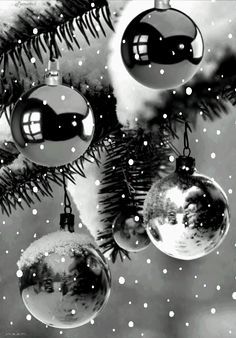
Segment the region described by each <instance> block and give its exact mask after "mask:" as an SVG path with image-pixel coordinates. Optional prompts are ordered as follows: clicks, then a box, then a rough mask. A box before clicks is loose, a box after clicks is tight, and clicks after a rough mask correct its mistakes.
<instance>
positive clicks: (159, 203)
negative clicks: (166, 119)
mask: <svg viewBox="0 0 236 338" xmlns="http://www.w3.org/2000/svg"><path fill="white" fill-rule="evenodd" d="M144 221H145V224H146V226H147V233H148V235H149V237H150V239H151V241H152V242H153V243H154V245H155V246H156V247H157V248H158V249H160V250H161V251H162V252H164V253H165V254H167V255H169V256H172V257H174V258H179V259H183V260H191V259H196V258H199V257H202V256H205V255H207V254H209V253H210V252H212V251H213V250H214V249H215V248H216V247H218V246H219V245H220V244H221V242H222V241H223V239H224V238H225V236H226V234H227V231H228V229H229V206H228V201H227V197H226V195H225V193H224V191H223V190H222V188H221V187H220V186H219V185H218V184H217V183H216V182H215V181H214V180H212V179H210V178H209V177H207V176H204V175H201V174H199V173H197V172H196V170H195V160H194V159H193V158H192V157H186V156H180V157H179V158H177V163H176V171H175V172H174V173H173V174H171V175H169V176H167V177H165V178H163V179H161V180H159V181H157V182H156V183H155V184H154V185H153V186H152V188H151V190H150V191H149V193H148V194H147V196H146V200H145V203H144Z"/></svg>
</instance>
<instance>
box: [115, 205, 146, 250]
mask: <svg viewBox="0 0 236 338" xmlns="http://www.w3.org/2000/svg"><path fill="white" fill-rule="evenodd" d="M112 229H113V238H114V240H115V242H116V243H117V244H118V245H119V247H121V248H122V249H124V250H126V251H129V252H138V251H142V250H144V249H146V248H147V247H148V245H149V244H150V240H149V237H148V235H147V232H146V230H145V228H144V226H143V217H142V215H140V213H137V212H135V211H132V210H129V211H128V210H127V211H125V212H121V213H120V214H119V215H118V216H117V217H116V219H115V221H114V223H113V226H112Z"/></svg>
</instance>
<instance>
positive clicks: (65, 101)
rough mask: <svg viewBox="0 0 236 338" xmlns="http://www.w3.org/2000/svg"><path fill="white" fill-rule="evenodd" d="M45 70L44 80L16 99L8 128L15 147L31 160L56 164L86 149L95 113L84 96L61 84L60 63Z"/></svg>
mask: <svg viewBox="0 0 236 338" xmlns="http://www.w3.org/2000/svg"><path fill="white" fill-rule="evenodd" d="M48 68H49V70H48V71H47V73H46V79H45V84H43V85H39V86H37V87H33V88H31V89H30V90H29V91H28V92H26V93H24V94H23V95H22V96H21V98H20V99H19V100H18V101H17V103H16V105H15V107H14V110H13V113H12V117H11V131H12V136H13V139H14V141H15V143H16V147H17V148H18V150H19V151H20V152H22V154H23V155H24V156H25V157H27V158H28V159H29V160H31V161H32V162H35V163H37V164H40V165H42V166H48V167H55V166H61V165H65V164H68V163H70V162H72V161H74V160H76V159H77V158H79V157H80V156H81V155H83V154H84V152H85V151H86V150H87V149H88V147H89V145H90V143H91V141H92V138H93V134H94V116H93V112H92V109H91V106H90V104H89V103H88V101H87V100H86V98H85V97H84V96H83V95H82V94H81V93H79V92H78V91H76V90H75V89H72V88H70V87H67V86H65V85H62V84H61V76H60V73H59V67H57V70H52V69H51V64H50V63H49V67H48Z"/></svg>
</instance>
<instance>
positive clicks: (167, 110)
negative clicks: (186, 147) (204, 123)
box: [141, 51, 236, 137]
mask: <svg viewBox="0 0 236 338" xmlns="http://www.w3.org/2000/svg"><path fill="white" fill-rule="evenodd" d="M226 55H228V56H227V58H225V59H224V60H222V62H221V64H220V65H219V67H218V69H217V70H216V72H215V73H214V74H213V75H212V77H211V78H210V79H206V78H204V77H203V76H199V77H198V79H196V81H195V82H194V84H193V85H192V86H191V88H192V94H191V95H187V94H186V88H187V87H189V85H186V86H183V87H181V88H180V89H179V90H176V91H167V92H166V93H165V94H163V101H164V102H165V105H164V107H163V106H160V105H158V104H157V103H155V102H154V103H153V102H147V103H146V105H147V107H149V108H151V109H152V110H153V112H154V117H153V118H152V119H151V120H149V121H145V120H143V121H141V123H142V124H143V125H144V126H145V128H146V129H147V130H159V129H162V128H164V129H166V130H167V132H170V133H171V134H172V136H173V137H176V136H177V135H176V128H177V125H178V122H179V121H178V119H179V118H183V119H185V120H188V121H190V122H191V123H192V124H193V125H196V121H197V116H199V113H200V114H201V115H202V117H203V118H204V119H209V120H211V121H214V120H215V119H216V118H221V117H222V116H223V115H224V114H228V107H229V105H228V103H229V102H231V104H232V105H235V104H236V91H235V88H236V75H235V74H234V73H233V72H232V69H236V58H235V56H234V55H232V53H231V52H230V51H228V52H226Z"/></svg>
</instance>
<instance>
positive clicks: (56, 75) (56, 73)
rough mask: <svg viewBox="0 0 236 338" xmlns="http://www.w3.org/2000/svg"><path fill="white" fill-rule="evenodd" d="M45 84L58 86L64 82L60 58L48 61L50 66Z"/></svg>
mask: <svg viewBox="0 0 236 338" xmlns="http://www.w3.org/2000/svg"><path fill="white" fill-rule="evenodd" d="M45 84H46V85H48V86H58V85H60V84H62V76H61V73H60V64H59V60H58V59H53V60H49V61H48V68H47V71H46V73H45Z"/></svg>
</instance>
